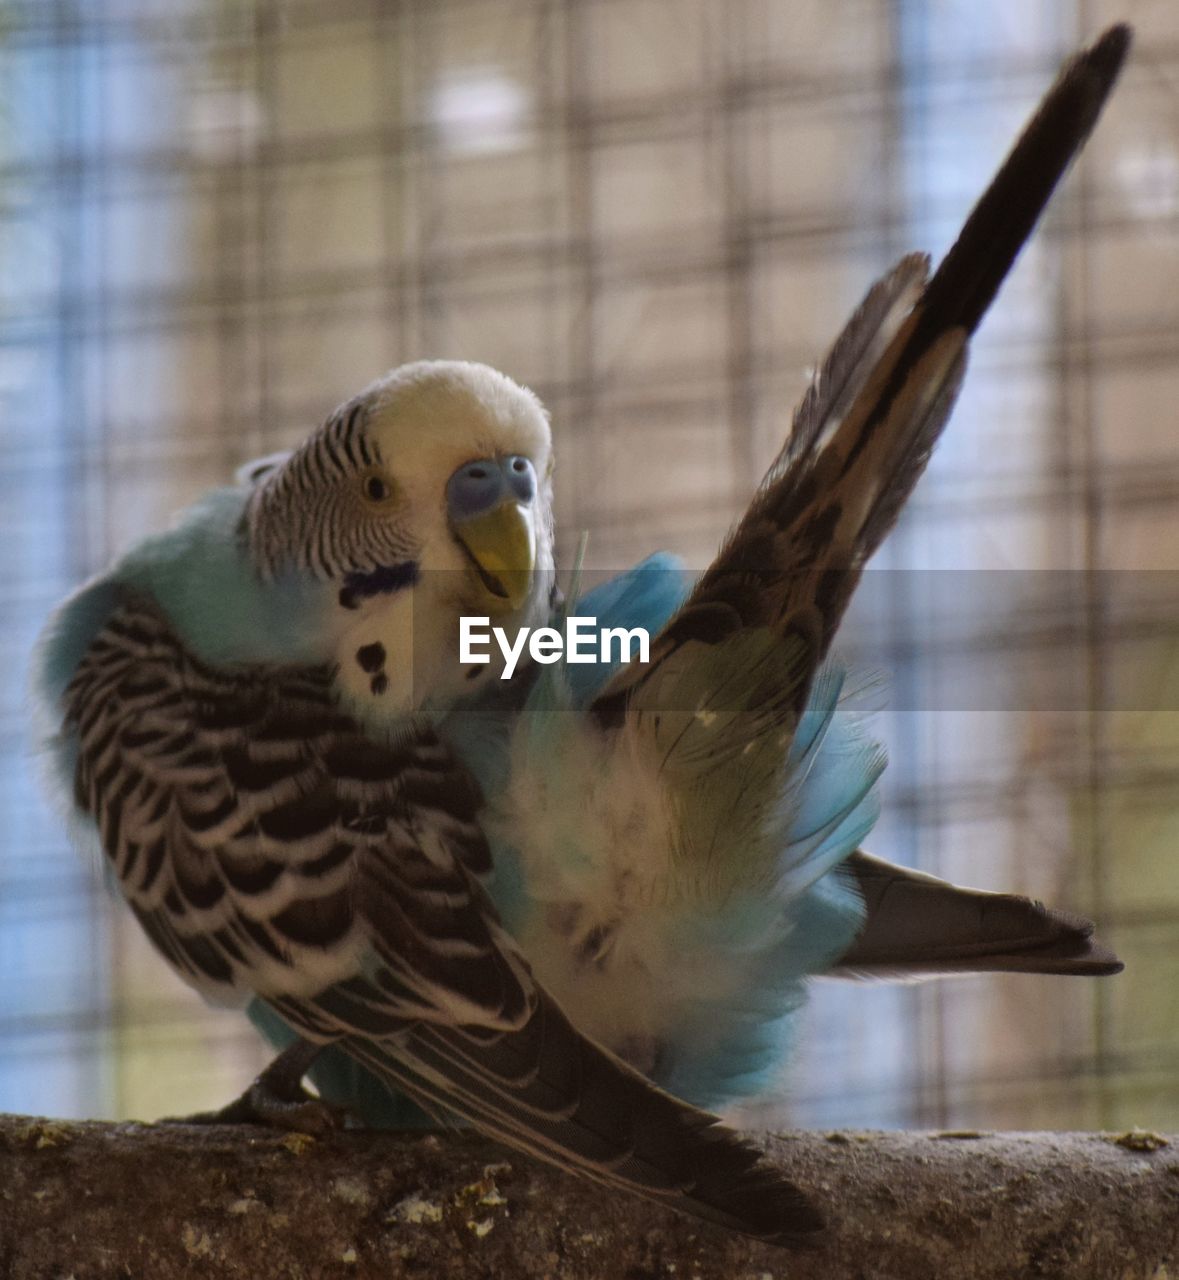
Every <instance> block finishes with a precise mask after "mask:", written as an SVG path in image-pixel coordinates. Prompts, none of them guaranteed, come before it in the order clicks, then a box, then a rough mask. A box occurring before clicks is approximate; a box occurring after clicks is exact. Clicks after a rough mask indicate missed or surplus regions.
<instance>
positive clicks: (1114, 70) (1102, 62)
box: [1077, 22, 1134, 92]
mask: <svg viewBox="0 0 1179 1280" xmlns="http://www.w3.org/2000/svg"><path fill="white" fill-rule="evenodd" d="M1133 43H1134V28H1133V27H1131V26H1130V24H1129V23H1128V22H1115V23H1114V25H1113V26H1112V27H1108V28H1107V29H1106V30H1105V31H1103V32H1102V33H1101V35H1099V36H1098V37H1097V39H1096V40H1094V41H1093V43H1092V44H1091V45H1090V46H1089V47H1088V48H1087V49H1082V50H1081V52H1080V53H1079V54H1078V55H1077V61H1078V63H1080V64H1081V65H1083V66H1084V67H1086V68H1088V69H1089V70H1092V71H1093V72H1095V73H1096V74H1097V76H1098V78H1099V80H1100V82H1101V83H1102V84H1104V86H1105V87H1106V91H1107V92H1108V89H1109V86H1110V85H1112V84H1113V82H1114V80H1115V79H1116V78H1117V74H1118V72H1119V71H1121V69H1122V63H1123V62H1125V61H1126V54H1127V53H1129V52H1130V46H1131V45H1132V44H1133Z"/></svg>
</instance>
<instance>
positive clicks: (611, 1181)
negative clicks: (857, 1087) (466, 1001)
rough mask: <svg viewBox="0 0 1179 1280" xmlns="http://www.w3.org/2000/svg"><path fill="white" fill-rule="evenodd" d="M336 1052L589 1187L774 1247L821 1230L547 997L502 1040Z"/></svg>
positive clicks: (416, 1034) (741, 1144)
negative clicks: (630, 1195)
mask: <svg viewBox="0 0 1179 1280" xmlns="http://www.w3.org/2000/svg"><path fill="white" fill-rule="evenodd" d="M341 1047H342V1048H344V1049H345V1050H346V1051H347V1052H348V1053H349V1054H350V1055H351V1056H353V1057H355V1058H356V1059H357V1060H358V1061H359V1062H361V1063H362V1064H363V1065H364V1066H365V1067H367V1068H368V1069H369V1070H370V1071H373V1072H374V1073H376V1074H377V1075H378V1076H380V1077H381V1078H383V1079H384V1080H386V1081H387V1082H388V1083H389V1084H390V1085H391V1086H393V1087H395V1088H398V1089H401V1090H403V1091H404V1092H405V1093H407V1094H408V1095H409V1096H410V1097H412V1098H414V1099H415V1100H416V1101H417V1102H419V1103H420V1104H421V1105H423V1106H425V1107H426V1108H427V1109H428V1110H436V1109H437V1108H438V1107H440V1106H441V1107H443V1108H446V1109H449V1110H450V1111H452V1112H454V1113H456V1114H458V1115H460V1116H462V1117H464V1118H465V1119H467V1120H469V1121H471V1122H472V1123H474V1124H475V1125H477V1126H478V1127H479V1128H480V1129H481V1130H483V1131H484V1132H486V1133H490V1134H492V1135H494V1136H495V1137H498V1138H499V1139H501V1140H502V1141H503V1142H505V1143H507V1144H509V1145H510V1146H513V1147H515V1148H517V1149H519V1150H522V1151H525V1152H527V1153H528V1154H531V1155H534V1156H537V1157H539V1158H540V1159H542V1160H546V1161H548V1162H549V1163H551V1164H555V1165H557V1166H558V1167H560V1168H564V1169H572V1170H575V1171H576V1172H578V1173H580V1174H582V1175H583V1176H587V1177H590V1178H592V1179H594V1180H595V1181H598V1182H603V1183H606V1184H608V1185H612V1186H615V1187H621V1188H625V1189H627V1190H629V1191H632V1192H635V1193H637V1194H639V1195H643V1196H645V1197H647V1198H649V1199H651V1200H653V1201H656V1202H658V1203H660V1204H663V1205H666V1206H669V1207H671V1208H676V1209H679V1210H681V1211H683V1212H686V1213H689V1214H692V1215H693V1216H695V1217H697V1218H702V1219H704V1220H706V1221H710V1222H715V1223H718V1224H719V1225H721V1226H724V1227H727V1228H729V1229H730V1230H735V1231H740V1232H742V1233H744V1234H746V1235H751V1236H754V1237H756V1238H758V1239H763V1240H766V1241H769V1242H772V1243H777V1244H801V1243H804V1242H805V1240H806V1239H807V1237H809V1236H812V1235H813V1234H814V1233H815V1232H816V1231H818V1230H819V1229H821V1227H822V1225H823V1223H822V1218H821V1216H820V1214H819V1213H818V1211H817V1210H816V1209H815V1208H814V1207H813V1206H812V1205H811V1203H810V1202H809V1201H808V1200H807V1198H806V1197H805V1195H804V1194H803V1193H802V1192H801V1191H800V1190H799V1189H798V1188H797V1187H795V1186H794V1185H793V1184H792V1183H790V1182H789V1181H788V1180H787V1179H786V1178H785V1177H784V1176H783V1175H782V1174H781V1173H780V1172H778V1171H777V1170H775V1169H774V1168H773V1167H772V1166H770V1165H769V1164H767V1163H766V1162H765V1161H764V1160H763V1159H762V1157H761V1153H760V1152H759V1151H758V1150H757V1148H756V1147H755V1146H753V1145H752V1144H751V1143H749V1142H747V1141H746V1140H745V1139H743V1138H741V1137H740V1136H739V1135H737V1134H736V1133H735V1132H733V1131H732V1130H730V1129H727V1128H726V1127H724V1126H723V1125H722V1124H721V1123H720V1122H719V1121H718V1120H717V1118H716V1117H715V1116H713V1115H710V1114H709V1113H708V1112H705V1111H700V1110H698V1109H697V1108H695V1107H691V1106H689V1105H688V1104H687V1103H683V1102H680V1101H679V1100H678V1099H676V1098H674V1097H672V1096H671V1095H670V1094H668V1093H664V1092H663V1091H662V1090H661V1089H658V1088H657V1087H656V1086H655V1085H653V1084H651V1083H650V1082H649V1081H647V1080H646V1079H645V1078H644V1077H643V1076H641V1075H639V1074H638V1072H636V1071H633V1070H632V1069H631V1068H629V1067H627V1066H626V1065H625V1064H624V1063H622V1062H621V1061H619V1060H618V1059H617V1058H615V1057H614V1056H613V1055H612V1054H610V1053H608V1052H607V1051H606V1050H604V1049H601V1048H600V1047H598V1046H597V1045H595V1044H594V1043H593V1042H592V1041H590V1040H588V1039H587V1038H586V1037H585V1036H583V1035H581V1034H580V1033H579V1032H577V1031H576V1030H575V1029H574V1028H573V1026H572V1025H571V1024H570V1023H569V1021H568V1020H567V1019H566V1018H565V1016H564V1015H563V1014H562V1013H561V1012H560V1010H559V1008H558V1007H557V1005H556V1004H555V1003H554V1002H553V1001H552V1000H550V999H549V998H548V997H547V996H543V995H542V996H541V998H540V1000H539V1002H538V1005H537V1009H536V1012H535V1013H534V1015H533V1017H532V1019H531V1021H530V1022H529V1023H528V1024H527V1026H526V1027H524V1028H523V1029H522V1030H520V1031H518V1032H515V1033H512V1034H510V1035H491V1034H487V1033H485V1032H480V1031H479V1030H477V1029H476V1030H472V1029H463V1028H458V1029H452V1028H441V1027H434V1026H425V1025H419V1026H418V1027H416V1028H415V1029H414V1030H413V1031H412V1032H411V1033H410V1034H409V1035H408V1036H406V1037H398V1038H396V1039H395V1040H390V1041H389V1042H388V1043H384V1042H379V1041H372V1040H359V1039H357V1040H352V1039H348V1040H345V1041H343V1042H341Z"/></svg>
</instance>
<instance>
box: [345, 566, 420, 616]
mask: <svg viewBox="0 0 1179 1280" xmlns="http://www.w3.org/2000/svg"><path fill="white" fill-rule="evenodd" d="M417 580H418V562H417V561H416V560H406V561H405V562H404V563H403V564H383V565H380V566H378V567H377V568H376V569H373V570H372V571H371V572H370V573H349V574H347V575H346V576H345V578H344V585H343V586H342V587H341V588H340V604H341V606H342V607H343V608H345V609H359V608H360V602H361V601H362V600H367V599H368V597H369V596H383V595H392V594H393V593H394V592H395V591H403V590H404V589H405V588H406V587H412V586H413V584H414V583H415V582H417Z"/></svg>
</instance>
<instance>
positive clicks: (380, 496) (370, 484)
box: [361, 471, 393, 502]
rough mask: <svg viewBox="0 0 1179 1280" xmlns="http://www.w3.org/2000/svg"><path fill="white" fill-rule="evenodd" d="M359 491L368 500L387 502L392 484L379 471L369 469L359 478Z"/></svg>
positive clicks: (391, 492)
mask: <svg viewBox="0 0 1179 1280" xmlns="http://www.w3.org/2000/svg"><path fill="white" fill-rule="evenodd" d="M361 491H362V492H363V493H364V496H365V497H366V498H367V499H368V500H369V502H387V501H388V500H389V499H390V498H391V497H392V496H393V486H392V484H390V482H389V480H388V479H387V478H386V477H385V476H383V475H382V474H381V473H380V472H379V471H369V472H368V473H367V474H366V475H364V476H363V477H362V479H361Z"/></svg>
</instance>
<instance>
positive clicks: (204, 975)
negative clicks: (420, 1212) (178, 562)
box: [65, 593, 821, 1243]
mask: <svg viewBox="0 0 1179 1280" xmlns="http://www.w3.org/2000/svg"><path fill="white" fill-rule="evenodd" d="M65 713H66V720H67V726H68V727H69V728H71V729H72V731H73V732H74V734H75V735H76V739H77V744H78V750H77V763H76V779H75V781H76V788H75V789H76V800H77V802H78V804H79V806H80V807H81V808H82V809H83V810H84V811H85V812H86V813H88V814H90V815H91V816H92V817H93V819H94V820H95V822H96V823H97V825H98V828H99V830H100V833H101V836H102V843H103V846H104V848H105V850H106V853H107V856H108V858H109V860H110V864H111V867H112V869H113V871H114V873H115V875H116V876H117V878H118V880H119V883H120V885H121V887H122V891H123V894H124V896H125V897H126V898H127V900H128V902H129V903H130V905H131V907H132V909H133V910H134V912H135V914H136V915H137V916H138V918H139V919H140V921H141V922H142V924H143V926H144V928H145V930H146V931H147V933H148V934H149V936H150V937H151V938H152V940H153V941H154V942H155V944H156V945H157V946H158V947H159V949H160V950H161V951H162V952H163V953H164V954H165V956H166V957H167V958H168V959H169V960H170V961H171V962H172V964H173V965H174V966H175V967H176V968H177V969H178V970H179V971H180V972H181V974H182V975H183V976H184V977H185V978H186V979H187V980H188V981H189V982H190V983H192V984H193V985H194V986H197V987H198V988H199V989H201V990H202V991H204V992H205V993H206V994H207V995H208V996H210V997H211V998H214V999H222V1000H237V1001H245V1000H247V999H249V998H250V997H251V996H253V995H255V994H257V995H259V996H261V997H262V998H263V999H264V1000H265V1001H266V1002H267V1003H269V1004H270V1005H271V1006H272V1007H273V1008H275V1009H276V1010H277V1011H278V1012H279V1013H280V1014H281V1015H282V1016H283V1017H284V1018H285V1019H286V1020H287V1022H288V1023H289V1024H290V1025H291V1026H292V1027H294V1028H295V1029H296V1030H297V1031H298V1032H299V1033H300V1034H302V1035H304V1036H305V1037H307V1038H308V1039H311V1040H314V1041H316V1042H319V1043H328V1042H332V1043H336V1044H338V1046H339V1047H340V1048H342V1049H343V1050H344V1051H345V1052H347V1053H349V1054H350V1055H352V1056H353V1057H354V1058H356V1059H357V1060H358V1061H360V1062H361V1063H362V1064H363V1065H365V1066H367V1067H369V1068H370V1069H372V1070H373V1071H375V1072H376V1073H377V1074H378V1075H379V1076H380V1077H381V1078H383V1079H384V1080H386V1081H387V1082H389V1083H390V1084H391V1085H393V1086H397V1087H400V1088H402V1089H404V1090H405V1091H406V1092H407V1093H409V1094H410V1095H411V1096H412V1097H413V1098H414V1099H415V1100H417V1101H419V1102H421V1103H422V1104H423V1105H425V1106H427V1107H428V1108H430V1109H432V1110H433V1111H434V1112H436V1113H437V1112H445V1111H449V1112H456V1113H458V1114H459V1115H462V1116H465V1117H466V1118H467V1119H469V1120H471V1121H472V1122H473V1123H475V1124H476V1125H478V1126H479V1127H481V1128H482V1129H484V1130H485V1131H487V1132H488V1133H491V1134H493V1135H495V1136H497V1137H499V1138H501V1139H503V1140H504V1141H505V1142H508V1143H510V1144H512V1145H513V1146H516V1147H519V1148H521V1149H523V1150H525V1151H528V1152H531V1153H533V1154H535V1155H537V1156H540V1157H541V1158H544V1159H547V1160H549V1161H551V1162H552V1163H555V1164H557V1165H559V1166H561V1167H566V1168H569V1167H571V1168H574V1169H576V1170H578V1171H580V1172H581V1173H583V1174H585V1175H587V1176H589V1177H592V1178H595V1179H598V1180H600V1181H604V1182H607V1183H610V1184H613V1185H616V1186H622V1187H625V1188H628V1189H630V1190H631V1191H635V1192H638V1193H639V1194H643V1195H646V1196H648V1197H650V1198H652V1199H654V1200H656V1201H658V1202H660V1203H664V1204H668V1205H670V1206H673V1207H676V1208H679V1209H681V1210H684V1211H686V1212H689V1213H692V1214H695V1215H696V1216H698V1217H701V1218H705V1219H707V1220H710V1221H714V1222H718V1223H721V1224H723V1225H725V1226H728V1227H730V1228H733V1229H736V1230H740V1231H744V1232H747V1233H749V1234H753V1235H756V1236H759V1237H763V1238H766V1239H771V1240H777V1241H779V1242H783V1243H784V1242H788V1241H795V1240H799V1239H801V1238H803V1237H804V1236H806V1235H807V1234H808V1233H811V1232H813V1231H814V1230H816V1229H817V1228H818V1227H819V1226H820V1225H821V1222H820V1218H819V1216H818V1214H817V1213H816V1211H815V1210H814V1209H813V1208H812V1207H811V1206H810V1205H809V1203H808V1202H807V1201H806V1199H805V1197H804V1196H803V1195H802V1193H801V1192H799V1191H798V1190H797V1189H796V1188H795V1187H793V1186H792V1185H791V1184H790V1183H788V1182H787V1181H785V1180H784V1179H783V1178H782V1177H781V1175H780V1174H778V1173H777V1172H775V1171H774V1170H772V1169H770V1168H769V1167H767V1166H766V1165H764V1164H763V1163H762V1162H761V1161H760V1158H759V1155H758V1152H757V1150H756V1148H754V1147H752V1146H751V1145H749V1144H747V1143H746V1142H744V1141H742V1140H741V1139H740V1138H739V1137H738V1136H737V1135H736V1134H734V1133H733V1132H731V1131H730V1130H728V1129H725V1128H724V1127H723V1126H721V1125H720V1124H719V1123H718V1122H717V1120H716V1119H715V1117H713V1116H711V1115H709V1114H707V1113H705V1112H702V1111H698V1110H696V1109H695V1108H693V1107H690V1106H688V1105H686V1104H684V1103H681V1102H679V1101H678V1100H676V1099H675V1098H673V1097H671V1096H670V1095H669V1094H666V1093H663V1092H662V1091H660V1090H658V1089H657V1088H655V1086H653V1085H651V1084H650V1083H649V1082H648V1081H646V1080H645V1079H644V1078H643V1077H642V1076H640V1075H639V1074H638V1073H636V1072H634V1071H632V1070H631V1069H630V1068H628V1067H626V1066H624V1065H623V1064H622V1063H621V1062H620V1061H619V1060H618V1059H616V1058H615V1057H613V1056H612V1055H611V1054H609V1053H608V1052H607V1051H606V1050H604V1049H602V1048H600V1047H599V1046H597V1045H596V1044H594V1043H593V1042H592V1041H590V1040H589V1039H587V1038H586V1037H585V1036H583V1035H581V1034H580V1033H579V1032H578V1031H577V1030H576V1029H575V1028H574V1027H573V1026H572V1025H571V1024H570V1023H569V1021H568V1020H567V1019H566V1018H565V1016H564V1015H563V1014H562V1013H561V1011H560V1010H559V1008H558V1007H557V1006H556V1004H555V1002H554V1001H553V1000H552V999H551V998H550V997H549V996H548V995H547V993H546V992H545V991H544V990H543V989H542V988H541V987H540V986H539V985H538V984H537V983H536V981H535V980H534V979H533V976H532V974H531V972H530V970H529V967H528V965H527V963H526V962H525V961H524V959H523V958H522V956H521V955H520V954H519V952H518V951H517V949H516V947H515V944H514V943H513V942H512V940H511V939H510V937H508V935H507V934H506V933H505V932H504V930H503V929H502V927H501V926H500V923H499V920H498V917H497V915H496V912H495V909H494V907H493V906H492V905H491V903H490V900H489V899H488V897H487V895H486V893H485V892H484V890H483V888H482V886H481V884H480V883H479V881H478V879H477V876H478V874H480V873H482V872H485V871H487V870H488V869H489V867H490V859H489V853H488V846H487V843H486V840H485V838H484V835H483V832H482V830H481V828H480V825H479V820H478V813H479V806H480V797H479V795H478V792H477V789H476V788H475V786H474V784H473V783H472V782H471V780H470V779H469V776H468V775H467V773H466V772H465V771H464V770H463V769H461V768H460V767H459V766H458V765H457V764H456V763H455V761H454V759H453V757H452V756H451V754H450V753H449V751H448V750H447V749H446V748H445V747H444V746H443V744H442V743H441V742H440V741H439V740H438V739H437V738H436V737H435V736H434V735H433V734H432V733H431V732H430V731H429V730H427V729H424V728H423V729H420V730H417V731H415V732H414V733H413V734H411V735H407V736H406V737H405V738H404V739H402V740H399V741H393V742H389V743H382V742H376V741H372V740H370V739H368V738H367V737H365V736H364V735H363V734H362V733H361V732H360V730H359V729H358V727H357V726H356V725H355V724H354V723H353V722H352V721H351V720H350V719H349V718H348V717H347V716H346V715H344V714H342V713H341V711H340V710H339V709H338V707H337V706H336V705H335V703H334V700H333V696H332V688H331V673H330V672H328V671H326V670H320V669H314V668H306V669H294V668H289V669H274V668H261V667H258V668H252V669H241V670H225V669H219V668H213V667H210V666H207V665H205V664H203V663H201V662H199V661H198V660H197V659H195V658H194V657H193V656H192V655H191V654H190V653H189V652H188V651H187V650H186V649H185V647H184V645H183V643H182V642H181V640H180V639H179V637H178V636H177V635H176V634H175V633H174V632H173V631H172V629H171V627H170V626H169V624H168V622H167V620H166V619H165V618H164V617H163V615H161V614H160V613H159V611H158V610H157V609H156V608H155V607H154V606H153V605H152V604H151V603H150V602H149V601H147V600H145V599H144V598H142V597H137V596H134V595H131V594H129V593H128V594H127V595H125V597H124V598H123V601H122V603H121V605H120V606H119V607H118V608H116V609H115V611H114V612H113V613H112V614H111V616H110V617H109V618H108V620H107V622H106V624H105V625H104V626H103V627H102V628H101V629H100V631H99V632H98V634H97V636H96V637H95V639H94V640H93V641H92V642H91V645H90V647H89V649H88V650H87V652H86V654H85V656H84V658H83V659H82V661H81V663H80V664H79V666H78V668H77V671H76V673H75V675H74V677H73V679H72V681H71V682H70V684H69V686H68V688H67V690H66V693H65Z"/></svg>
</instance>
